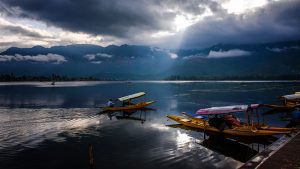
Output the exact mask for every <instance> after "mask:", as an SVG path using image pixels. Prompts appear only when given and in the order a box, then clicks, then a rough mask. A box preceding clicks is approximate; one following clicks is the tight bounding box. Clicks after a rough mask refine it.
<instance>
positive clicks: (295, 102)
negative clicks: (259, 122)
mask: <svg viewBox="0 0 300 169" xmlns="http://www.w3.org/2000/svg"><path fill="white" fill-rule="evenodd" d="M280 98H281V99H282V101H283V104H282V105H275V104H262V105H261V107H267V108H271V110H270V111H268V112H265V113H264V114H265V115H267V114H274V113H283V112H286V113H290V112H292V111H295V110H300V92H296V93H295V94H290V95H284V96H281V97H280Z"/></svg>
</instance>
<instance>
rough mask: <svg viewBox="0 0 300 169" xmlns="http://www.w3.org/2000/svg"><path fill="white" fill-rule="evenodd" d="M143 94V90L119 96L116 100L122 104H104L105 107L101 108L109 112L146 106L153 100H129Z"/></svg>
mask: <svg viewBox="0 0 300 169" xmlns="http://www.w3.org/2000/svg"><path fill="white" fill-rule="evenodd" d="M145 94H146V93H145V92H139V93H135V94H131V95H128V96H124V97H120V98H118V99H117V100H118V101H120V102H122V106H120V107H109V106H106V107H102V110H103V111H104V112H109V111H133V110H138V109H143V108H145V107H146V106H148V105H150V104H153V103H154V102H155V101H146V102H139V103H136V104H134V103H132V102H131V100H132V99H136V98H139V97H142V96H144V95H145Z"/></svg>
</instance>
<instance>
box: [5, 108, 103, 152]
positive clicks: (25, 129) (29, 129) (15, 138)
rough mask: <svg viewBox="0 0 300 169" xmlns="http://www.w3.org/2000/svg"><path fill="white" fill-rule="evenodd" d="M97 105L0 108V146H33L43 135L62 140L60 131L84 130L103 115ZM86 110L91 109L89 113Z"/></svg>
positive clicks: (41, 139)
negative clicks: (71, 107)
mask: <svg viewBox="0 0 300 169" xmlns="http://www.w3.org/2000/svg"><path fill="white" fill-rule="evenodd" d="M95 112H97V110H96V109H94V110H93V109H78V108H75V109H0V123H1V125H0V144H1V147H0V149H9V148H11V147H14V146H17V145H23V146H24V147H35V146H37V145H38V144H39V143H40V142H42V141H44V140H46V139H50V140H51V139H52V140H61V139H63V138H59V136H58V134H59V133H62V132H67V133H71V134H72V133H78V132H83V131H84V130H85V129H86V128H87V127H89V126H95V125H99V124H100V121H101V120H103V119H106V117H104V116H95V115H94V114H95ZM87 113H92V114H93V115H92V116H89V115H88V114H87Z"/></svg>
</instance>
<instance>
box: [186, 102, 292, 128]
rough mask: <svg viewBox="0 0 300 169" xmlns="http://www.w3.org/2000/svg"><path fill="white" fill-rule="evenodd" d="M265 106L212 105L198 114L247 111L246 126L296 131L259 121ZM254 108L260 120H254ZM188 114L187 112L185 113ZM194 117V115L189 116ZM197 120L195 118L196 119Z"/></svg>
mask: <svg viewBox="0 0 300 169" xmlns="http://www.w3.org/2000/svg"><path fill="white" fill-rule="evenodd" d="M261 107H265V105H261V104H251V105H235V106H224V107H211V108H206V109H199V110H198V111H197V114H199V115H213V114H228V113H237V112H245V115H246V119H247V122H246V123H245V124H243V125H244V126H248V127H252V128H253V127H254V128H256V129H260V130H270V131H296V130H297V129H295V128H285V127H273V126H268V125H266V124H265V123H264V122H263V123H259V114H258V109H259V108H261ZM254 110H256V119H257V120H258V122H256V123H255V122H254V117H253V116H254ZM185 115H186V114H185ZM189 118H192V117H189ZM194 120H195V119H194Z"/></svg>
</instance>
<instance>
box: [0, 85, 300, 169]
mask: <svg viewBox="0 0 300 169" xmlns="http://www.w3.org/2000/svg"><path fill="white" fill-rule="evenodd" d="M299 84H300V83H299V82H142V81H140V82H57V83H56V86H51V85H50V83H49V82H30V83H0V168H5V169H10V168H30V169H35V168H43V169H56V168H89V151H88V150H89V145H92V146H93V152H94V161H95V168H101V169H102V168H115V169H118V168H139V169H140V168H149V169H150V168H151V169H152V168H165V169H168V168H170V169H171V168H172V169H173V168H189V169H193V168H237V167H238V166H240V165H241V164H242V162H241V161H245V159H244V157H243V155H244V154H248V155H249V151H248V145H247V144H244V143H241V144H237V143H236V142H233V141H231V140H228V139H226V140H221V141H220V142H216V140H215V139H214V140H211V138H212V137H205V138H204V135H203V133H200V132H195V131H191V130H185V129H180V128H172V127H168V126H166V125H168V124H176V122H172V121H168V120H167V118H166V117H165V115H167V114H180V112H182V111H185V112H188V113H194V112H195V111H196V110H197V109H199V108H205V107H211V106H226V105H234V104H250V103H280V101H279V100H278V96H281V95H285V94H290V93H293V92H295V91H300V85H299ZM140 91H144V92H146V93H147V95H146V97H144V98H140V99H138V100H139V101H141V100H142V101H143V100H156V101H157V102H156V103H155V104H153V105H151V106H150V107H151V108H155V109H156V110H152V111H147V112H136V113H134V114H132V116H130V117H129V118H123V116H122V115H121V114H118V113H116V114H115V115H116V116H113V117H112V118H109V117H108V116H107V115H105V114H101V115H98V114H97V113H98V112H99V111H100V109H99V108H97V106H99V105H101V104H105V102H106V101H107V100H108V99H109V98H118V97H120V96H124V95H128V94H131V93H135V92H140ZM240 118H243V116H240ZM267 121H268V122H269V124H273V125H277V126H284V125H286V124H287V122H283V121H280V120H279V115H272V116H269V117H268V119H267ZM207 144H210V145H212V144H215V145H217V146H215V147H213V146H206V145H207ZM223 144H224V145H223ZM228 147H232V148H229V149H228ZM245 147H246V148H245ZM235 149H239V150H238V151H237V150H236V151H233V153H230V150H235ZM235 156H237V157H235ZM239 157H241V158H239ZM243 159H244V160H243Z"/></svg>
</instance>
